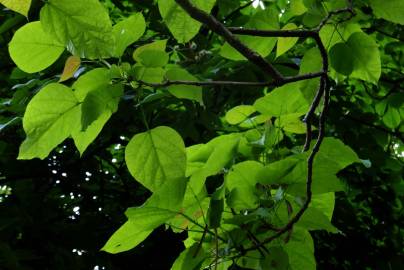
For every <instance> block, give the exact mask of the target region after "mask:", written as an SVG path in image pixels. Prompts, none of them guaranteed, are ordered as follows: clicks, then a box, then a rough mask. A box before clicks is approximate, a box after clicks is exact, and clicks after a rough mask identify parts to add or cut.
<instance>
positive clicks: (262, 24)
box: [220, 9, 279, 61]
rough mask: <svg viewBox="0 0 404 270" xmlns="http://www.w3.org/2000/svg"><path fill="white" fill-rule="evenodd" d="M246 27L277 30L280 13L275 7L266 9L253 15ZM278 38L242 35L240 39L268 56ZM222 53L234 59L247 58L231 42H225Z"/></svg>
mask: <svg viewBox="0 0 404 270" xmlns="http://www.w3.org/2000/svg"><path fill="white" fill-rule="evenodd" d="M245 27H246V28H253V29H260V30H277V29H279V22H278V13H277V12H275V11H274V9H266V10H263V11H259V12H257V13H256V14H255V15H253V16H252V17H251V19H250V21H249V22H248V23H247V24H246V25H245ZM276 40H277V39H276V38H268V37H252V36H241V37H240V41H241V42H243V44H245V45H246V46H248V47H250V48H252V49H254V50H255V51H256V52H257V53H259V54H260V55H261V56H263V57H266V56H268V55H269V54H270V53H271V51H272V50H273V48H274V47H275V45H276ZM220 55H221V56H223V57H225V58H227V59H230V60H234V61H242V60H246V58H245V57H244V56H243V55H241V54H240V53H239V52H238V51H237V50H236V49H234V48H233V47H232V46H230V44H228V43H225V44H224V45H223V46H222V48H221V49H220Z"/></svg>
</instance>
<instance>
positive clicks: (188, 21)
mask: <svg viewBox="0 0 404 270" xmlns="http://www.w3.org/2000/svg"><path fill="white" fill-rule="evenodd" d="M191 2H192V4H194V5H195V6H196V7H198V8H199V9H201V10H203V11H205V12H210V10H211V9H212V8H213V6H214V5H215V2H216V0H192V1H191ZM158 7H159V11H160V14H161V17H162V18H163V21H164V22H165V24H166V25H167V27H168V29H169V30H170V32H171V33H172V34H173V36H174V38H175V39H176V40H177V41H178V42H180V43H185V42H188V41H190V40H191V39H192V38H193V37H194V36H195V35H196V34H197V33H198V32H199V28H200V27H201V23H200V22H198V21H196V20H194V19H193V18H191V17H190V16H189V15H188V13H187V12H186V11H185V10H183V9H182V7H181V6H180V5H178V4H177V3H176V2H175V0H159V1H158Z"/></svg>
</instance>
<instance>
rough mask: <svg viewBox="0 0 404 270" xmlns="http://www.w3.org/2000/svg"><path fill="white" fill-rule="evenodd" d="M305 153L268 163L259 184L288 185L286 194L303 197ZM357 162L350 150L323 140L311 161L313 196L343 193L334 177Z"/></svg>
mask: <svg viewBox="0 0 404 270" xmlns="http://www.w3.org/2000/svg"><path fill="white" fill-rule="evenodd" d="M307 155H308V154H307V153H303V154H297V155H294V156H290V157H287V158H285V159H282V160H280V161H276V162H273V163H270V164H269V165H267V166H265V167H264V168H263V169H262V170H261V171H260V172H259V173H258V176H257V177H258V179H259V180H258V181H259V182H260V183H262V184H288V185H289V187H288V193H290V194H297V195H301V196H304V195H305V194H306V177H307ZM354 162H360V159H359V158H358V156H357V155H356V154H355V152H354V151H352V149H351V148H349V147H348V146H346V145H344V144H343V143H342V142H341V141H340V140H337V139H335V138H325V139H324V141H323V143H322V145H321V148H320V151H319V153H318V154H317V156H316V159H315V160H314V165H313V168H315V170H313V185H312V191H313V194H321V193H327V192H332V191H340V190H343V186H342V184H341V183H340V181H339V179H338V178H337V176H336V174H337V173H338V172H339V171H340V170H342V169H343V168H345V167H347V166H348V165H350V164H352V163H354Z"/></svg>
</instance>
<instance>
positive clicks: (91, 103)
mask: <svg viewBox="0 0 404 270" xmlns="http://www.w3.org/2000/svg"><path fill="white" fill-rule="evenodd" d="M122 95H123V86H122V85H121V84H118V85H114V86H110V85H108V86H107V87H105V88H99V89H97V90H95V91H91V92H90V93H88V95H87V96H86V98H85V99H84V101H83V104H82V105H81V110H82V114H81V125H82V127H81V129H82V130H83V131H85V130H86V129H87V127H88V126H89V125H91V124H92V123H93V122H94V121H96V120H97V119H98V118H99V117H100V116H101V115H102V114H104V113H105V111H109V112H111V114H112V113H114V112H116V111H117V110H118V103H119V100H120V98H121V96H122Z"/></svg>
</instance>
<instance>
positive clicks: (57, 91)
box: [18, 83, 80, 159]
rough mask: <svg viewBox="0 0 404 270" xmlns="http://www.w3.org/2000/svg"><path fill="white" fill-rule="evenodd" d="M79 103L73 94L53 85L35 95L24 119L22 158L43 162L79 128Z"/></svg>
mask: <svg viewBox="0 0 404 270" xmlns="http://www.w3.org/2000/svg"><path fill="white" fill-rule="evenodd" d="M79 105H80V103H79V101H78V100H77V98H76V96H75V95H74V93H73V91H72V90H71V89H70V88H69V87H66V86H64V85H61V84H57V83H52V84H49V85H47V86H45V87H44V88H43V89H41V91H39V93H38V94H36V95H35V96H34V98H33V99H32V100H31V102H30V103H29V104H28V106H27V110H26V111H25V114H24V118H23V127H24V131H25V133H26V134H27V138H26V139H25V141H24V142H23V143H22V145H21V147H20V153H19V156H18V158H19V159H32V158H36V157H38V158H40V159H44V158H45V157H47V156H48V155H49V153H50V151H51V150H52V149H53V148H55V147H56V146H57V145H59V144H60V143H61V142H63V141H64V140H65V139H66V138H67V137H69V136H70V134H71V132H72V130H76V129H77V128H78V123H77V120H78V119H80V106H79Z"/></svg>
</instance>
